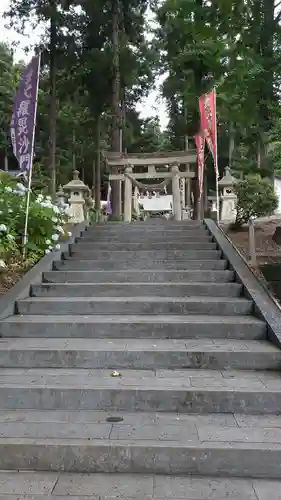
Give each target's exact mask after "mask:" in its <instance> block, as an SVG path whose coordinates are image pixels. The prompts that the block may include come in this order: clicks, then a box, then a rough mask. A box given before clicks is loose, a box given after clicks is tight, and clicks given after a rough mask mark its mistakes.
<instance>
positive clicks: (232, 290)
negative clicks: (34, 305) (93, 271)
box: [31, 282, 242, 297]
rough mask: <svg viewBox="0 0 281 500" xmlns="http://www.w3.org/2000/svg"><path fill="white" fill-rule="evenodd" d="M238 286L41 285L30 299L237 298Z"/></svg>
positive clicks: (165, 284)
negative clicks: (109, 297)
mask: <svg viewBox="0 0 281 500" xmlns="http://www.w3.org/2000/svg"><path fill="white" fill-rule="evenodd" d="M241 292H242V285H239V284H238V283H184V282H179V283H161V284H159V283H43V284H42V285H32V287H31V296H32V297H46V296H47V297H108V296H111V297H120V296H121V297H136V296H139V295H140V296H142V297H148V296H151V295H153V296H158V297H182V296H184V297H192V296H196V297H201V296H204V297H209V296H210V297H238V296H240V295H241Z"/></svg>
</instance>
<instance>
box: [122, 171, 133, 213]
mask: <svg viewBox="0 0 281 500" xmlns="http://www.w3.org/2000/svg"><path fill="white" fill-rule="evenodd" d="M132 171H133V169H132V167H131V166H130V165H128V166H127V167H126V168H125V173H126V174H129V175H131V174H132ZM131 220H132V181H131V180H130V179H129V178H128V177H125V181H124V221H126V222H131Z"/></svg>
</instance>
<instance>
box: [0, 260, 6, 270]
mask: <svg viewBox="0 0 281 500" xmlns="http://www.w3.org/2000/svg"><path fill="white" fill-rule="evenodd" d="M0 267H2V269H3V268H5V267H7V266H6V263H5V261H4V260H3V259H0Z"/></svg>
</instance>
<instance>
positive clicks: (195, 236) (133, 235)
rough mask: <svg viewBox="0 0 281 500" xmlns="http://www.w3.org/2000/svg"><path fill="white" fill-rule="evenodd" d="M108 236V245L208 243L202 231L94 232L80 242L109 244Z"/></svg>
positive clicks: (84, 236) (204, 232) (205, 233)
mask: <svg viewBox="0 0 281 500" xmlns="http://www.w3.org/2000/svg"><path fill="white" fill-rule="evenodd" d="M109 236H110V244H111V243H115V242H116V243H117V242H119V243H120V242H129V243H131V242H141V241H143V240H144V239H145V241H151V242H159V241H161V242H165V241H170V240H175V241H179V242H184V241H186V242H188V241H210V236H209V233H208V232H207V231H204V230H203V229H202V230H200V231H186V232H184V231H182V230H178V231H172V232H166V231H165V232H164V231H163V232H158V233H157V232H156V231H150V232H145V233H144V232H139V231H134V232H131V231H128V232H126V233H120V232H119V231H118V232H117V233H113V234H111V233H108V232H106V231H105V232H104V233H103V234H100V233H99V234H98V233H95V232H88V231H87V232H85V233H83V235H82V238H81V239H82V241H85V242H86V241H91V242H93V243H94V242H95V241H97V242H99V243H102V242H107V243H108V242H109Z"/></svg>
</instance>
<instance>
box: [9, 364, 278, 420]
mask: <svg viewBox="0 0 281 500" xmlns="http://www.w3.org/2000/svg"><path fill="white" fill-rule="evenodd" d="M204 372H205V371H204V370H202V372H201V374H200V370H184V371H181V373H180V372H177V371H174V372H173V374H174V376H170V374H169V370H168V375H167V373H165V371H163V370H162V371H159V372H158V371H156V372H152V371H149V370H148V371H147V370H140V371H134V370H123V371H122V373H121V377H114V378H113V377H112V376H111V371H110V370H108V371H107V370H94V369H93V370H82V369H78V368H77V369H62V368H60V369H55V368H54V369H43V368H42V369H29V370H25V371H24V372H22V370H20V373H17V369H14V370H8V371H5V369H1V370H0V398H1V401H2V403H1V404H2V408H3V409H4V408H6V409H16V408H34V409H46V410H53V409H58V410H67V409H69V410H76V409H79V408H80V409H84V410H99V409H104V410H107V411H118V410H120V411H131V410H133V411H175V412H184V413H188V412H189V413H200V412H202V413H209V412H210V413H221V412H223V413H225V412H229V413H239V412H240V413H241V412H244V413H247V414H253V413H254V414H261V413H264V414H276V413H279V412H280V411H281V381H280V377H277V378H276V379H275V378H274V376H273V375H271V378H270V379H268V380H267V379H266V377H265V374H264V372H255V373H251V372H250V376H249V377H248V378H247V377H246V376H245V375H244V374H241V373H240V371H237V372H236V376H234V374H235V372H234V371H232V373H233V376H232V377H227V376H223V373H222V372H220V371H216V370H212V374H211V375H212V376H210V373H209V374H208V375H207V374H206V373H204Z"/></svg>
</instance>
